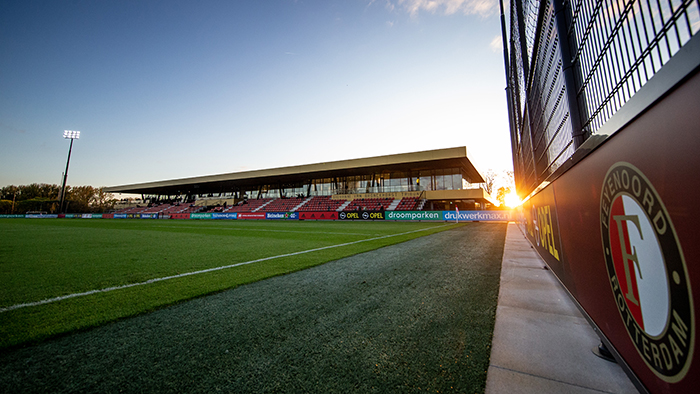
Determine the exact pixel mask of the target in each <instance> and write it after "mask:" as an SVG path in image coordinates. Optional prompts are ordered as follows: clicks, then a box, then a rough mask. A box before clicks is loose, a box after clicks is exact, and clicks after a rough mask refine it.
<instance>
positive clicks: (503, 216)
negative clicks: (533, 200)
mask: <svg viewBox="0 0 700 394" xmlns="http://www.w3.org/2000/svg"><path fill="white" fill-rule="evenodd" d="M442 219H443V220H447V221H453V220H454V221H460V222H462V221H464V222H469V221H479V222H508V221H510V220H511V213H510V211H459V220H457V212H456V211H442Z"/></svg>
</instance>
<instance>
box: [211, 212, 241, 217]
mask: <svg viewBox="0 0 700 394" xmlns="http://www.w3.org/2000/svg"><path fill="white" fill-rule="evenodd" d="M211 218H212V219H238V212H214V213H212V214H211Z"/></svg>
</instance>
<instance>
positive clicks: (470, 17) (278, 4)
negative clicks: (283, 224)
mask: <svg viewBox="0 0 700 394" xmlns="http://www.w3.org/2000/svg"><path fill="white" fill-rule="evenodd" d="M498 12H499V11H498V3H497V2H496V1H495V0H344V1H340V0H338V1H335V0H326V1H321V0H318V1H311V0H306V1H305V0H297V1H294V0H266V1H243V0H237V1H215V0H202V1H194V0H192V1H179V0H166V1H158V0H137V1H130V0H120V1H116V0H114V1H106V0H104V1H96V0H93V1H83V0H73V1H67V0H45V1H32V0H0V187H1V186H6V185H26V184H30V183H49V184H60V183H61V182H62V173H63V171H64V170H65V166H66V159H67V156H68V149H69V145H70V140H66V139H64V138H63V132H64V130H78V131H80V132H81V135H80V139H78V140H75V142H74V144H73V150H72V154H71V160H70V169H69V172H68V184H69V185H73V186H79V185H91V186H95V187H99V186H116V185H123V184H131V183H140V182H151V181H158V180H167V179H175V178H184V177H192V176H203V175H211V174H223V173H229V172H238V171H249V170H256V169H266V168H276V167H284V166H293V165H301V164H313V163H321V162H328V161H336V160H346V159H355V158H363V157H372V156H381V155H389V154H397V153H407V152H416V151H422V150H429V149H441V148H450V147H456V146H466V147H467V156H468V157H469V158H470V159H471V161H472V162H473V163H474V164H475V166H476V167H477V168H478V169H479V170H480V171H481V172H482V173H485V172H486V171H487V170H493V171H494V172H497V173H500V172H502V171H504V170H512V159H511V154H510V152H511V151H510V140H509V132H508V119H507V110H506V96H505V74H504V67H503V52H502V49H501V40H500V20H499V15H498Z"/></svg>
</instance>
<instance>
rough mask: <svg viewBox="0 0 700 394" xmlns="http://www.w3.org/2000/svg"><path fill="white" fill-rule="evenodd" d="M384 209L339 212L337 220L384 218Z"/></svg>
mask: <svg viewBox="0 0 700 394" xmlns="http://www.w3.org/2000/svg"><path fill="white" fill-rule="evenodd" d="M384 216H385V215H384V211H349V212H339V213H338V219H339V220H384Z"/></svg>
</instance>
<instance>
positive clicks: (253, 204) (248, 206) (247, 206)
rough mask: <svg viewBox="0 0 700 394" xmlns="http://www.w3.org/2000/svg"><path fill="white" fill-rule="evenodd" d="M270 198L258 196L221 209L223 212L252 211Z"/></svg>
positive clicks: (270, 199) (269, 200)
mask: <svg viewBox="0 0 700 394" xmlns="http://www.w3.org/2000/svg"><path fill="white" fill-rule="evenodd" d="M272 200H273V199H272V198H259V199H255V200H246V201H245V202H244V203H239V204H238V205H233V206H230V207H228V208H226V209H224V210H223V212H254V211H256V210H257V209H258V208H260V207H262V206H263V205H265V204H267V203H269V202H271V201H272Z"/></svg>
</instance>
